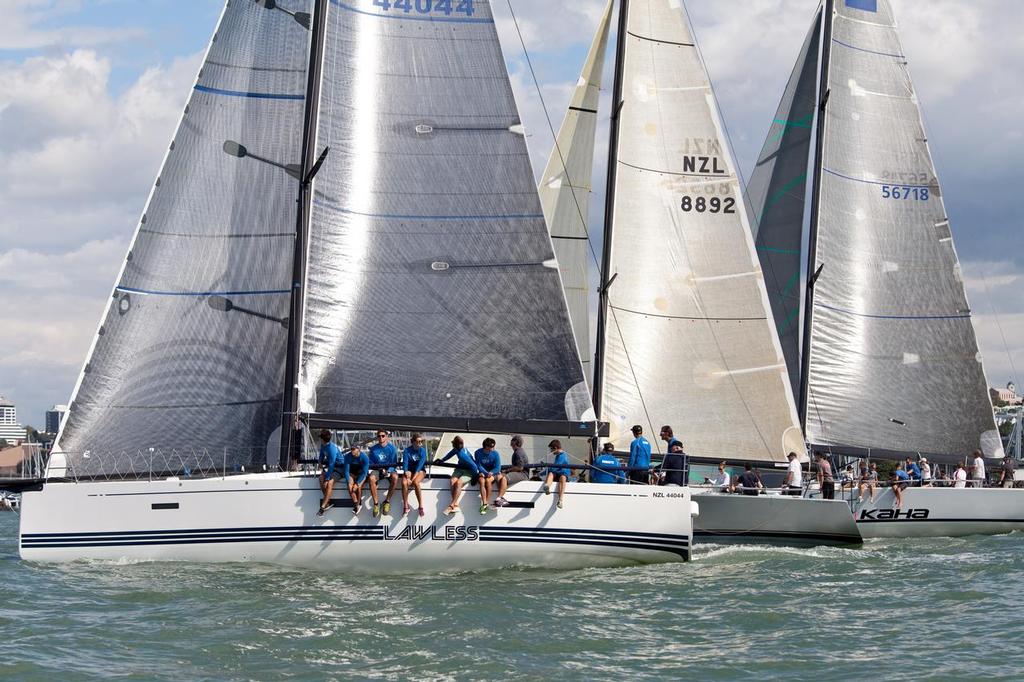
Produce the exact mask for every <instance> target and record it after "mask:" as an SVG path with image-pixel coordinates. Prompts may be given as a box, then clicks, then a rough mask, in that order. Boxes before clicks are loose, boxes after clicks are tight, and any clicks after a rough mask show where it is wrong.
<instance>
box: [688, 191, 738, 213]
mask: <svg viewBox="0 0 1024 682" xmlns="http://www.w3.org/2000/svg"><path fill="white" fill-rule="evenodd" d="M679 208H681V209H683V211H684V212H686V213H689V212H690V211H696V212H697V213H735V212H736V200H735V199H733V198H732V197H725V198H720V197H711V198H710V199H709V198H707V197H701V196H698V197H691V196H689V195H684V196H683V199H682V201H681V202H679Z"/></svg>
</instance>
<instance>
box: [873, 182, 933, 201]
mask: <svg viewBox="0 0 1024 682" xmlns="http://www.w3.org/2000/svg"><path fill="white" fill-rule="evenodd" d="M930 196H931V192H929V191H928V188H927V187H907V186H906V185H882V198H883V199H910V200H913V201H928V198H929V197H930Z"/></svg>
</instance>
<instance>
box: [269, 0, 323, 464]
mask: <svg viewBox="0 0 1024 682" xmlns="http://www.w3.org/2000/svg"><path fill="white" fill-rule="evenodd" d="M326 27H327V0H314V6H313V21H312V24H311V25H310V30H311V32H312V33H311V36H310V41H309V66H308V69H307V72H308V76H307V82H306V110H305V115H304V117H303V130H302V174H301V176H300V181H299V197H298V203H299V206H298V211H297V212H296V213H297V218H296V222H295V252H294V257H293V261H292V291H291V308H290V314H289V315H288V350H287V354H286V356H285V371H284V404H283V409H282V412H281V455H280V467H281V469H282V470H284V471H287V470H288V468H289V464H290V462H289V460H290V453H291V449H292V435H293V434H294V432H295V421H296V420H297V418H298V410H297V408H298V404H299V351H300V345H301V342H302V311H303V302H304V299H305V296H304V283H305V280H306V248H307V247H306V244H307V242H308V237H309V216H310V204H311V199H312V196H313V192H312V188H313V176H314V175H315V174H316V170H318V169H319V165H320V163H322V162H323V158H322V157H321V158H320V159H317V158H316V130H317V118H318V116H319V111H320V71H321V67H322V65H323V54H324V35H325V33H326Z"/></svg>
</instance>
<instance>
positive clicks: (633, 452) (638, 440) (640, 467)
mask: <svg viewBox="0 0 1024 682" xmlns="http://www.w3.org/2000/svg"><path fill="white" fill-rule="evenodd" d="M630 430H631V431H632V432H633V442H632V443H630V444H629V481H630V482H631V483H639V484H641V485H648V484H649V483H650V482H651V476H650V468H651V444H650V442H649V441H648V440H647V439H646V438H644V435H643V434H644V428H643V427H642V426H640V425H639V424H637V425H636V426H634V427H633V428H632V429H630Z"/></svg>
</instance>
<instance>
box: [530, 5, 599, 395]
mask: <svg viewBox="0 0 1024 682" xmlns="http://www.w3.org/2000/svg"><path fill="white" fill-rule="evenodd" d="M613 4H614V0H608V4H607V5H606V6H605V10H604V14H603V15H602V17H601V21H600V23H599V24H598V27H597V33H596V34H595V35H594V41H593V43H591V45H590V52H589V53H587V59H586V61H585V62H584V63H583V71H582V73H581V74H580V79H579V82H577V83H576V89H575V90H574V91H573V95H572V99H571V100H570V102H569V109H568V110H567V111H566V113H565V119H563V121H562V126H561V127H560V128H559V129H558V135H557V136H556V138H555V147H554V149H552V150H551V156H550V157H549V159H548V164H547V166H546V167H545V168H544V174H543V175H541V180H540V184H539V185H538V187H537V189H538V191H539V193H540V203H541V207H542V208H543V209H544V217H545V219H547V222H548V229H549V230H550V231H551V239H552V240H553V242H554V247H555V258H556V259H557V260H558V270H559V273H560V274H561V276H562V288H563V290H564V291H565V298H566V302H567V303H568V305H569V317H570V319H571V320H572V328H573V335H574V336H575V338H576V348H577V349H578V350H579V353H580V358H581V359H582V361H583V372H584V375H585V376H586V377H587V378H588V379H589V378H590V369H591V368H590V363H591V360H590V280H589V277H588V276H587V263H588V262H589V260H590V253H589V251H590V245H589V243H588V241H589V239H590V235H589V232H588V231H587V219H588V217H589V209H590V193H591V176H592V175H593V169H594V140H595V137H596V136H597V105H598V99H599V97H600V94H601V72H602V71H603V69H604V54H605V51H606V50H607V47H608V32H609V29H610V27H611V18H612V5H613Z"/></svg>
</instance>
